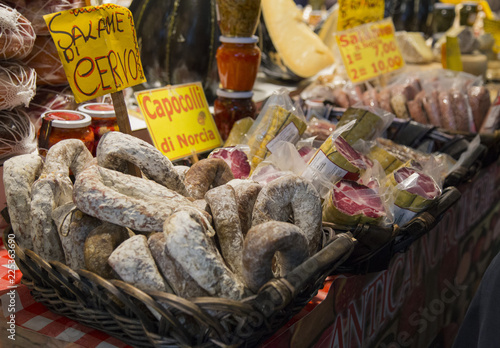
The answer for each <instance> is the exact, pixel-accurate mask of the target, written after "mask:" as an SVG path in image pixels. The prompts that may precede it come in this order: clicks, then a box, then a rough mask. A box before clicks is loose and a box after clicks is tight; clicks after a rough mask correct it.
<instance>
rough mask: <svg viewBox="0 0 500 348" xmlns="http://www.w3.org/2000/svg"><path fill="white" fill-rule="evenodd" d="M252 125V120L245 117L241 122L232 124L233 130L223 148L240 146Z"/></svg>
mask: <svg viewBox="0 0 500 348" xmlns="http://www.w3.org/2000/svg"><path fill="white" fill-rule="evenodd" d="M253 123H254V120H253V118H251V117H245V118H242V119H241V120H238V121H236V122H234V124H233V128H231V131H230V132H229V135H228V136H227V139H226V142H225V143H224V146H225V147H229V146H235V145H238V144H241V143H242V142H243V141H244V139H245V135H246V134H247V132H248V130H249V129H250V128H251V127H252V125H253Z"/></svg>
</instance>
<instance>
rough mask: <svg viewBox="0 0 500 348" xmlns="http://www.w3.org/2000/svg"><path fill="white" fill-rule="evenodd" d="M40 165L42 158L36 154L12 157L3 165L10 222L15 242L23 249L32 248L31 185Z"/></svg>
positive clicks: (37, 174) (39, 170)
mask: <svg viewBox="0 0 500 348" xmlns="http://www.w3.org/2000/svg"><path fill="white" fill-rule="evenodd" d="M42 165H43V162H42V158H41V157H40V156H38V155H37V154H30V155H20V156H16V157H12V158H10V159H8V160H7V161H5V163H4V165H3V168H4V173H3V184H4V187H5V197H6V199H7V206H8V207H9V216H10V223H11V225H12V230H13V231H14V235H15V236H16V243H17V244H18V245H19V246H20V247H22V248H25V249H33V241H32V239H31V186H32V185H33V183H34V182H35V180H36V178H37V177H38V176H39V175H40V173H41V171H42Z"/></svg>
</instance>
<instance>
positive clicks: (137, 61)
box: [43, 4, 146, 103]
mask: <svg viewBox="0 0 500 348" xmlns="http://www.w3.org/2000/svg"><path fill="white" fill-rule="evenodd" d="M43 18H44V19H45V22H46V23H47V26H48V28H49V31H50V35H51V36H52V39H53V40H54V42H55V44H56V47H57V51H58V54H59V58H60V59H61V62H62V63H63V66H64V71H65V73H66V77H67V78H68V81H69V84H70V86H71V90H72V91H73V94H74V95H75V99H76V101H77V102H78V103H81V102H83V101H86V100H90V99H93V98H95V97H98V96H102V95H105V94H108V93H112V92H117V91H120V90H122V89H124V88H126V87H130V86H135V85H137V84H140V83H142V82H145V81H146V79H145V77H144V71H143V68H142V63H141V57H140V54H139V47H138V45H137V38H136V34H135V29H134V21H133V18H132V13H131V12H130V11H129V10H128V9H127V8H125V7H122V6H117V5H112V4H107V5H101V6H95V7H92V6H89V7H83V8H79V9H73V10H68V11H63V12H57V13H52V14H49V15H45V16H44V17H43Z"/></svg>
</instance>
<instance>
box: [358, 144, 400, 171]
mask: <svg viewBox="0 0 500 348" xmlns="http://www.w3.org/2000/svg"><path fill="white" fill-rule="evenodd" d="M366 156H367V157H368V158H369V159H371V160H372V161H376V162H378V163H380V166H381V167H382V169H383V170H384V173H385V174H386V175H387V174H390V173H392V172H393V171H394V170H396V169H397V168H399V167H401V166H402V165H403V162H402V161H401V160H399V159H398V158H397V157H396V156H394V155H393V154H391V153H389V152H388V151H386V150H384V148H382V147H381V146H379V145H377V144H374V145H373V146H372V147H371V148H370V150H369V152H368V154H367V155H366Z"/></svg>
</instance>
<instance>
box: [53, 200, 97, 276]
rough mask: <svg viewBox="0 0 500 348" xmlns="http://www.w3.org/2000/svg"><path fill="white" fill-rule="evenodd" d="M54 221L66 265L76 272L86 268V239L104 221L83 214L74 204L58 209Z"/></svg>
mask: <svg viewBox="0 0 500 348" xmlns="http://www.w3.org/2000/svg"><path fill="white" fill-rule="evenodd" d="M52 219H53V220H54V222H55V224H56V226H57V228H58V232H59V238H60V239H61V245H62V248H63V251H64V257H65V259H66V265H67V266H68V267H70V268H72V269H74V270H77V269H80V268H85V257H84V246H85V239H86V238H87V236H88V234H89V233H90V232H91V231H92V230H93V229H95V228H97V227H98V226H100V225H101V224H102V221H101V220H99V219H96V218H94V217H92V216H90V215H87V214H84V213H82V212H81V211H80V210H78V209H77V208H76V206H75V204H74V203H73V202H70V203H66V204H64V205H62V206H60V207H58V208H56V209H55V210H54V211H53V212H52Z"/></svg>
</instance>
